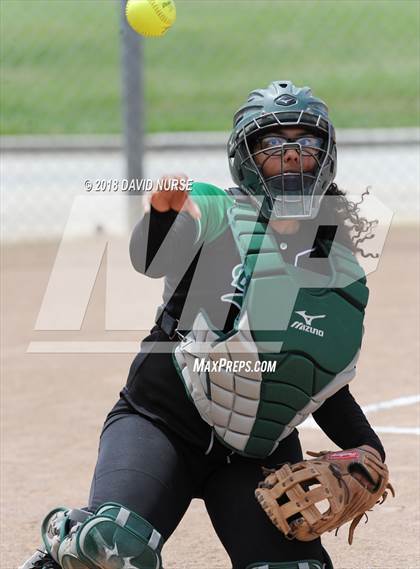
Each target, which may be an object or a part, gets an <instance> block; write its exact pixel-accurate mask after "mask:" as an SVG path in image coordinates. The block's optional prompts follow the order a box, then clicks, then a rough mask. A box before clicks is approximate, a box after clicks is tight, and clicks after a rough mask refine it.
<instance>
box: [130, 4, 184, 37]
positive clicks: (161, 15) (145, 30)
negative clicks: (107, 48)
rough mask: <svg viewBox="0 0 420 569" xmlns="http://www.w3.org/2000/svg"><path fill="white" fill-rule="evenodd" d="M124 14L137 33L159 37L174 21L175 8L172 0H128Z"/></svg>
mask: <svg viewBox="0 0 420 569" xmlns="http://www.w3.org/2000/svg"><path fill="white" fill-rule="evenodd" d="M126 16H127V21H128V23H129V24H130V26H131V27H132V28H133V30H134V31H136V32H137V33H138V34H141V35H142V36H146V37H159V36H163V34H165V33H166V32H167V30H169V28H170V27H171V26H172V24H173V23H174V22H175V18H176V8H175V4H174V2H173V0H128V2H127V5H126Z"/></svg>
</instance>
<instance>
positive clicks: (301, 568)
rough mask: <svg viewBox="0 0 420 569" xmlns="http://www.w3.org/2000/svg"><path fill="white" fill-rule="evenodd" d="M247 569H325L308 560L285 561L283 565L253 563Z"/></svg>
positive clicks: (321, 565) (319, 564)
mask: <svg viewBox="0 0 420 569" xmlns="http://www.w3.org/2000/svg"><path fill="white" fill-rule="evenodd" d="M246 569H324V565H323V563H321V562H320V561H314V560H313V559H307V560H303V561H285V562H282V563H265V562H264V561H261V562H259V563H252V565H248V567H247V568H246Z"/></svg>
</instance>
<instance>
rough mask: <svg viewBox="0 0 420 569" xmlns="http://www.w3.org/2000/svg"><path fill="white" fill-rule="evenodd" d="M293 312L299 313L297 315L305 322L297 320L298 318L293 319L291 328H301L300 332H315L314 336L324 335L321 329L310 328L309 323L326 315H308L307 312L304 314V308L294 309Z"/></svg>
mask: <svg viewBox="0 0 420 569" xmlns="http://www.w3.org/2000/svg"><path fill="white" fill-rule="evenodd" d="M295 312H296V314H299V316H302V318H303V319H304V320H305V324H303V323H302V322H299V321H298V320H295V321H294V322H293V324H292V325H291V328H296V329H297V330H302V332H309V334H315V335H316V336H321V337H322V336H323V335H324V331H323V330H320V329H319V328H312V326H311V325H312V321H313V320H315V319H316V318H325V316H326V315H325V314H318V315H314V316H310V315H309V314H306V310H296V311H295Z"/></svg>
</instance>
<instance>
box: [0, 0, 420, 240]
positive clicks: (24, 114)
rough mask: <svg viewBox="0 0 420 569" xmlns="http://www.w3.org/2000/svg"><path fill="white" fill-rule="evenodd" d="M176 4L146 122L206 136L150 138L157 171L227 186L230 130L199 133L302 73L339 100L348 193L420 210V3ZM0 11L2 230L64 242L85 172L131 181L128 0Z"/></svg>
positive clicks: (147, 165)
mask: <svg viewBox="0 0 420 569" xmlns="http://www.w3.org/2000/svg"><path fill="white" fill-rule="evenodd" d="M176 5H177V21H176V23H175V25H174V27H173V28H172V29H171V30H170V31H169V32H168V33H167V34H166V36H164V37H163V38H159V39H148V40H139V41H142V42H143V46H142V47H143V50H142V52H143V53H144V57H143V60H142V61H137V62H135V64H138V65H142V66H143V76H144V98H145V107H144V112H143V117H144V125H141V126H142V128H143V129H144V130H145V131H146V133H148V134H150V135H153V134H154V133H176V132H180V133H185V132H191V131H195V132H196V134H195V135H193V136H192V137H191V135H190V134H189V135H188V136H187V135H184V134H180V135H177V138H176V141H177V144H175V143H174V139H173V138H171V137H170V136H169V135H168V136H164V135H163V134H161V135H159V137H158V140H157V139H156V138H148V139H146V146H147V150H146V153H145V155H144V157H143V158H144V176H145V177H156V176H159V175H161V174H162V173H165V172H173V171H185V172H186V173H188V174H189V175H191V177H193V178H195V179H200V180H203V181H209V182H212V183H218V184H223V185H228V184H229V173H228V166H227V159H226V158H225V154H224V151H223V141H224V140H225V138H226V137H225V135H224V134H220V135H215V136H216V138H214V139H212V140H213V141H214V142H213V143H212V144H210V145H209V144H208V143H207V142H206V141H208V136H204V135H202V134H201V133H203V132H209V131H215V132H220V133H226V132H228V131H229V128H230V125H231V119H232V115H233V113H234V111H235V110H236V109H237V108H238V107H239V106H240V105H241V104H242V103H243V101H244V100H245V97H246V95H247V93H248V92H249V91H250V90H252V89H254V88H258V87H264V86H266V85H267V84H268V83H269V82H271V81H272V80H274V79H291V80H292V81H293V82H294V83H296V84H298V85H310V86H311V87H312V88H313V90H314V92H315V93H316V95H317V96H320V97H322V98H324V99H325V100H326V101H327V102H328V104H329V106H330V110H331V115H332V118H333V121H334V123H335V124H336V126H337V127H338V129H339V133H340V140H341V142H342V143H343V146H342V148H341V149H339V156H340V160H341V161H340V162H339V175H338V181H339V183H340V184H341V185H342V186H343V188H344V189H347V190H350V191H352V192H353V191H357V192H361V191H363V189H364V188H365V187H366V186H367V185H371V186H372V187H373V191H374V193H376V194H377V195H378V196H379V197H380V198H381V199H383V200H384V201H385V202H386V203H387V204H388V205H389V206H390V207H391V208H393V209H396V211H397V214H398V216H397V217H398V218H399V219H404V220H407V219H415V218H416V217H417V216H418V194H419V187H418V179H419V155H418V96H419V81H418V72H419V55H418V54H419V47H420V46H419V31H420V30H419V27H420V26H419V18H420V4H419V3H418V2H417V1H412V0H407V1H406V0H373V1H371V0H366V1H365V0H341V1H340V2H337V1H332V0H313V1H308V0H303V1H301V0H272V1H265V0H260V1H258V2H255V1H247V0H235V1H226V0H223V1H222V0H220V1H219V0H209V1H207V0H177V2H176ZM0 10H1V12H0V16H1V18H0V22H1V29H0V32H1V77H0V79H1V134H2V146H3V153H2V164H1V181H2V195H3V197H2V220H1V221H2V222H3V236H4V237H5V238H6V239H7V240H19V239H37V238H40V239H41V238H43V239H44V238H49V239H55V238H57V237H59V236H60V235H61V234H62V231H63V228H64V224H65V222H66V220H67V218H68V215H69V212H70V208H71V205H72V203H73V200H74V198H75V197H76V196H78V195H85V193H86V188H85V180H91V181H96V180H100V179H118V178H124V177H125V176H126V175H127V174H126V169H125V168H126V157H125V155H124V151H123V150H122V148H123V144H122V138H121V135H122V128H123V126H122V125H123V120H122V116H123V109H124V105H125V101H124V100H123V96H122V94H121V93H122V92H123V90H122V87H121V76H122V75H123V74H122V69H121V63H120V62H121V58H122V56H121V41H120V40H121V10H122V0H88V1H87V0H37V1H28V0H2V2H1V3H0ZM127 74H128V76H130V69H125V75H126V76H127ZM136 96H138V97H140V96H141V93H138V94H136ZM347 129H359V130H358V131H357V133H354V132H353V130H352V131H350V132H349V131H348V130H347ZM360 129H362V130H360ZM378 129H381V130H378ZM401 129H404V130H401ZM109 135H113V137H114V138H110V137H109ZM173 136H174V135H173ZM28 137H30V138H28ZM72 137H73V138H72ZM375 140H376V142H375ZM188 141H189V143H188ZM378 142H379V144H378ZM181 147H182V149H181ZM141 159H142V156H139V157H138V160H139V161H140V160H141ZM127 201H128V200H127V199H126V197H125V196H122V195H119V196H117V197H116V196H113V200H112V203H113V205H112V208H111V211H112V215H110V211H109V209H106V210H104V211H100V208H99V209H98V211H97V212H96V215H95V216H93V218H92V223H91V226H90V228H86V227H85V226H83V227H82V226H81V227H79V228H78V229H77V231H80V232H81V233H84V232H86V231H92V229H95V228H98V227H101V228H103V229H106V230H109V231H113V230H116V229H124V227H125V225H126V222H127V214H126V210H127ZM75 231H76V229H75ZM77 231H76V232H77Z"/></svg>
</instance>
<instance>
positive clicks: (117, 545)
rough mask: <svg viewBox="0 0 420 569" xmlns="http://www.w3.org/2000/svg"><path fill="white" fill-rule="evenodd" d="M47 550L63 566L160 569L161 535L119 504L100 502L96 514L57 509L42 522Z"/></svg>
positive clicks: (71, 567)
mask: <svg viewBox="0 0 420 569" xmlns="http://www.w3.org/2000/svg"><path fill="white" fill-rule="evenodd" d="M42 538H43V540H44V543H45V546H46V548H47V551H48V553H49V554H50V555H51V556H52V557H53V558H54V559H55V560H56V561H57V562H58V563H59V565H60V566H61V567H62V569H98V568H100V569H108V568H109V569H114V568H115V567H116V566H120V565H121V566H122V567H125V568H126V569H161V568H162V560H161V555H160V551H161V549H162V545H163V539H162V537H161V535H160V534H159V533H158V532H157V531H156V530H155V529H154V528H153V526H151V525H150V524H149V522H147V521H146V520H144V519H143V518H141V517H140V516H138V515H137V514H135V513H134V512H131V511H130V510H128V509H127V508H124V507H123V506H120V505H119V504H113V503H108V504H103V505H102V506H101V507H100V508H99V509H98V510H97V511H96V513H95V514H90V513H88V512H83V511H82V510H66V509H65V508H57V509H55V510H53V511H52V512H50V513H49V514H48V516H47V517H46V518H45V520H44V522H43V524H42Z"/></svg>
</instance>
